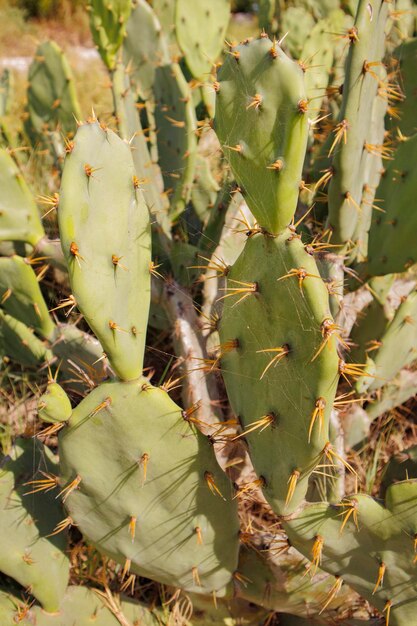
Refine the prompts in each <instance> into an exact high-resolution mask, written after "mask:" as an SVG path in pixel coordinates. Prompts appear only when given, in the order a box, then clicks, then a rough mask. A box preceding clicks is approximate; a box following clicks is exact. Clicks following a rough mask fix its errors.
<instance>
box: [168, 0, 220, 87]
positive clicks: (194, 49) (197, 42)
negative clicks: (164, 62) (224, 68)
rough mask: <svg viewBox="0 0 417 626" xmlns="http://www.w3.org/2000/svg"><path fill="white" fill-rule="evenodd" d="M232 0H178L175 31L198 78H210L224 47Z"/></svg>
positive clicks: (192, 72)
mask: <svg viewBox="0 0 417 626" xmlns="http://www.w3.org/2000/svg"><path fill="white" fill-rule="evenodd" d="M229 19H230V0H210V2H209V3H208V2H206V1H205V0H197V1H195V0H176V6H175V34H176V36H177V42H178V45H179V47H180V48H181V51H182V52H183V54H184V56H185V62H186V63H187V67H188V69H189V70H190V72H191V74H192V75H193V76H194V78H198V79H200V80H207V76H208V74H210V72H211V71H212V70H213V67H214V64H215V62H216V61H217V60H218V58H219V56H220V53H221V51H222V48H223V42H224V38H225V35H226V29H227V25H228V23H229Z"/></svg>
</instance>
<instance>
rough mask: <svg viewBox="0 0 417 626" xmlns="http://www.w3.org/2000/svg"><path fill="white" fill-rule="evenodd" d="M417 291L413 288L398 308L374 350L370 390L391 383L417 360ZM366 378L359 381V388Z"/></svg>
mask: <svg viewBox="0 0 417 626" xmlns="http://www.w3.org/2000/svg"><path fill="white" fill-rule="evenodd" d="M416 322H417V291H416V290H414V291H412V292H411V293H410V294H409V295H408V296H407V298H406V299H405V300H404V302H402V303H401V304H400V306H399V307H398V309H397V311H396V313H395V315H394V317H393V319H392V320H391V322H390V323H389V324H388V326H387V328H386V331H385V333H384V334H383V335H382V336H381V339H380V341H381V345H380V347H379V348H378V350H376V351H375V352H371V353H370V357H371V358H372V362H373V366H374V371H373V374H374V375H375V378H374V379H370V380H369V379H368V381H369V383H370V384H368V385H367V389H368V390H369V391H376V390H377V389H379V388H380V387H382V386H383V385H384V384H386V383H389V382H390V381H391V380H392V379H393V378H394V376H396V375H397V374H398V372H399V371H400V370H401V369H402V368H403V367H404V366H406V365H409V364H410V363H412V362H413V361H415V360H416V359H417V331H416ZM361 382H362V379H360V380H359V381H358V385H359V388H361V387H360V385H361Z"/></svg>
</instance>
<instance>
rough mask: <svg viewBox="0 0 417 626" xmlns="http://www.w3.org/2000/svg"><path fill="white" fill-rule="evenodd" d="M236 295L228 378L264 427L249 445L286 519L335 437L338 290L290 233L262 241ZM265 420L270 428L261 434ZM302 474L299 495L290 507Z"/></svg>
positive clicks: (232, 280) (245, 261)
mask: <svg viewBox="0 0 417 626" xmlns="http://www.w3.org/2000/svg"><path fill="white" fill-rule="evenodd" d="M298 270H301V272H302V274H304V275H305V277H304V279H303V278H301V279H299V277H298V276H297V274H296V272H297V271H298ZM226 289H227V291H226V298H225V299H224V310H223V317H222V319H221V322H220V339H221V346H229V347H228V348H225V349H224V356H222V358H221V371H222V374H223V378H224V380H225V383H226V388H227V393H228V397H229V400H230V403H231V405H232V408H233V411H234V413H235V414H236V415H237V416H238V417H239V419H240V422H241V424H242V427H243V428H244V429H248V430H249V429H251V426H252V427H254V426H255V428H254V430H253V431H252V432H250V434H248V435H247V436H246V439H247V442H248V444H249V450H250V455H251V458H252V461H253V463H254V467H255V470H256V472H257V474H258V476H262V477H263V480H264V483H265V484H264V488H263V491H264V495H265V497H266V498H267V500H268V502H269V503H270V505H271V506H272V508H273V509H274V510H275V511H276V512H277V513H278V514H286V513H288V512H289V511H290V510H291V509H293V508H295V507H297V506H298V505H299V504H300V501H301V500H302V499H303V498H304V496H305V493H306V490H307V482H308V476H309V475H310V473H311V471H312V470H313V469H314V467H315V465H317V464H318V463H319V462H320V460H321V459H322V458H323V448H324V446H325V444H326V442H328V440H329V435H328V418H329V414H330V411H331V408H332V404H333V399H334V394H335V390H336V385H337V381H338V359H337V352H336V339H335V336H334V334H333V331H332V330H331V329H334V330H335V331H336V334H337V330H336V328H335V327H334V326H333V321H332V319H331V315H330V312H329V298H328V292H327V289H326V287H325V285H324V283H323V282H322V279H321V278H320V277H319V273H318V269H317V266H316V263H315V262H314V260H313V258H312V257H311V256H310V255H309V254H307V252H306V251H305V250H304V246H303V244H302V242H301V240H300V239H299V238H298V237H297V236H295V235H294V234H292V233H291V232H290V231H288V230H287V231H285V232H284V233H282V234H281V235H279V236H278V237H277V238H271V237H268V236H264V235H262V234H257V235H254V236H252V237H251V238H250V239H249V240H248V241H247V243H246V246H245V249H244V250H243V252H242V254H241V255H240V257H239V258H238V260H237V261H236V263H235V264H234V266H233V268H232V269H231V271H230V272H229V274H228V276H227V288H226ZM234 290H236V293H234ZM239 290H240V291H239ZM323 324H324V325H323ZM327 325H329V326H328V327H329V329H330V334H327V335H326V331H325V330H324V329H325V327H326V326H327ZM233 342H235V343H236V346H234V345H233ZM279 350H284V354H281V356H280V353H279ZM262 351H265V352H262ZM319 405H321V408H319ZM313 415H315V418H313ZM263 419H269V420H270V421H269V422H267V423H262V422H261V423H259V425H258V427H256V424H257V423H258V420H263ZM310 428H311V433H310V442H309V430H310ZM294 472H296V473H297V474H296V475H295V476H296V478H297V480H296V481H295V490H294V495H293V497H292V498H290V499H289V501H288V502H287V506H286V500H287V499H288V493H289V486H290V483H289V481H290V479H291V476H293V475H294Z"/></svg>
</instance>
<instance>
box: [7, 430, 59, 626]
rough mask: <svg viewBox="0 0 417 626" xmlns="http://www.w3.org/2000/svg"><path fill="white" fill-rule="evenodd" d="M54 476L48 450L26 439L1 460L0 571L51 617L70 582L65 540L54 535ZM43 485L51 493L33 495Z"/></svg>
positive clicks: (56, 505) (56, 514)
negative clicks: (25, 590) (26, 588)
mask: <svg viewBox="0 0 417 626" xmlns="http://www.w3.org/2000/svg"><path fill="white" fill-rule="evenodd" d="M57 471H58V466H57V462H56V459H55V458H54V456H53V455H52V453H51V452H50V450H49V449H48V448H46V447H44V446H43V445H42V444H41V443H39V442H37V441H32V440H30V439H19V440H17V441H16V442H15V444H14V446H13V448H12V449H11V451H10V454H9V455H8V456H6V457H3V459H2V460H1V469H0V500H1V511H0V525H1V527H2V528H3V529H7V533H6V532H4V533H2V538H1V550H0V555H1V556H0V571H1V572H2V573H3V574H6V575H7V576H10V577H11V578H13V579H14V580H16V581H17V582H18V583H19V584H20V585H22V586H23V587H28V588H29V589H30V590H31V593H32V595H33V596H34V597H35V598H36V599H37V600H38V601H39V602H40V603H41V604H42V606H43V607H44V609H45V610H46V611H50V612H54V611H57V610H58V607H59V605H60V603H61V600H62V599H63V597H64V594H65V589H66V587H67V584H68V576H69V560H68V557H67V556H66V555H65V549H66V537H65V535H55V534H54V528H55V526H56V524H58V523H59V521H60V520H61V518H62V514H63V510H62V507H61V504H60V502H59V500H57V499H56V498H55V495H56V493H57V487H58V477H57ZM45 481H46V482H48V483H49V487H50V488H49V489H48V491H47V492H42V490H41V491H40V493H37V492H38V488H39V487H40V486H41V485H42V484H44V482H45ZM53 490H55V491H53ZM5 623H6V622H5Z"/></svg>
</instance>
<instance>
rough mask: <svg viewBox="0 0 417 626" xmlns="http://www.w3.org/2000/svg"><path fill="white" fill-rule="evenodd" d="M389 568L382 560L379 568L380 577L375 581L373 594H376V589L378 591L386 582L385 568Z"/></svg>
mask: <svg viewBox="0 0 417 626" xmlns="http://www.w3.org/2000/svg"><path fill="white" fill-rule="evenodd" d="M386 569H387V566H386V565H385V563H384V562H383V561H382V562H381V563H380V564H379V568H378V578H377V579H376V583H375V587H374V589H373V591H372V595H374V593H376V591H378V589H379V587H382V585H383V583H384V575H385V570H386Z"/></svg>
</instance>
